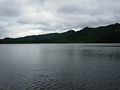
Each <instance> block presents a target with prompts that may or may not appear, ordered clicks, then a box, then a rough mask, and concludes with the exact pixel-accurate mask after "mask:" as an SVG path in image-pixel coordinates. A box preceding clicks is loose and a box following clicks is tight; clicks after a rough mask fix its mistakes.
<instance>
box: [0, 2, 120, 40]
mask: <svg viewBox="0 0 120 90" xmlns="http://www.w3.org/2000/svg"><path fill="white" fill-rule="evenodd" d="M119 22H120V0H0V38H4V37H21V36H26V35H36V34H43V33H51V32H63V31H65V30H69V29H81V28H84V27H85V26H94V27H96V26H101V25H107V24H112V23H119Z"/></svg>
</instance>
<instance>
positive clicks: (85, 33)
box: [0, 23, 120, 43]
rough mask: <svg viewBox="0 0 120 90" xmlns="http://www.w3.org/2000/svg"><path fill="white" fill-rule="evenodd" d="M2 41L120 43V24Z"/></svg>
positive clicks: (3, 41)
mask: <svg viewBox="0 0 120 90" xmlns="http://www.w3.org/2000/svg"><path fill="white" fill-rule="evenodd" d="M0 43H120V24H118V23H116V24H111V25H108V26H101V27H98V28H91V27H86V28H84V29H82V30H79V31H76V32H75V31H74V30H69V31H67V32H64V33H50V34H43V35H33V36H26V37H20V38H5V39H2V40H0Z"/></svg>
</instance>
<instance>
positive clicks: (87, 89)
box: [0, 44, 120, 90]
mask: <svg viewBox="0 0 120 90" xmlns="http://www.w3.org/2000/svg"><path fill="white" fill-rule="evenodd" d="M1 89H2V90H120V44H10V45H7V44H5V45H0V90H1Z"/></svg>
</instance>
